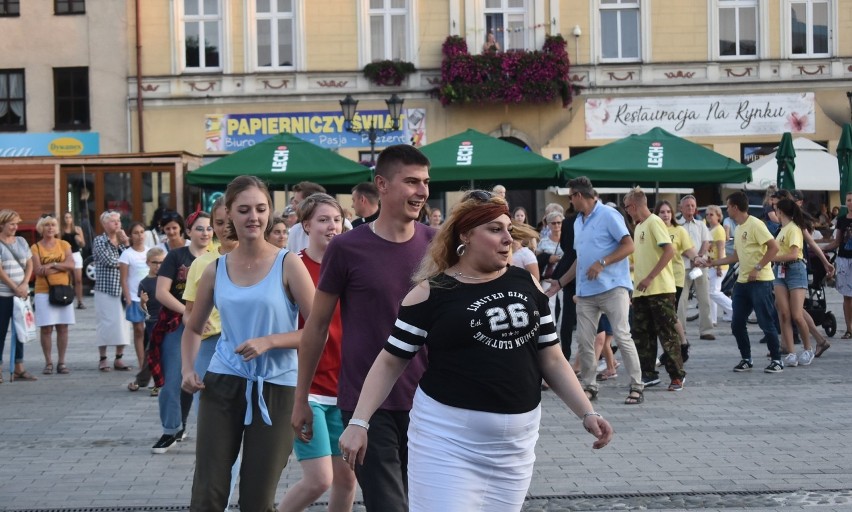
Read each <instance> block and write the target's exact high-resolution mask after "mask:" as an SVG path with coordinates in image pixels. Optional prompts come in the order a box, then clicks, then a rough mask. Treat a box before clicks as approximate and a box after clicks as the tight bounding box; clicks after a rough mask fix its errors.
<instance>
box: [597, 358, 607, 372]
mask: <svg viewBox="0 0 852 512" xmlns="http://www.w3.org/2000/svg"><path fill="white" fill-rule="evenodd" d="M604 370H606V361H604V360H603V359H601V360H600V361H598V373H600V372H602V371H604Z"/></svg>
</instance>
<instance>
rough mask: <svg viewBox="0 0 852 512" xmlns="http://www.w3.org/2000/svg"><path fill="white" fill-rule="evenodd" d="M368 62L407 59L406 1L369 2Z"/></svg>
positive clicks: (379, 0)
mask: <svg viewBox="0 0 852 512" xmlns="http://www.w3.org/2000/svg"><path fill="white" fill-rule="evenodd" d="M369 2H370V8H369V20H370V59H369V60H370V61H373V62H375V61H377V60H409V59H408V37H407V33H408V30H407V28H408V0H369Z"/></svg>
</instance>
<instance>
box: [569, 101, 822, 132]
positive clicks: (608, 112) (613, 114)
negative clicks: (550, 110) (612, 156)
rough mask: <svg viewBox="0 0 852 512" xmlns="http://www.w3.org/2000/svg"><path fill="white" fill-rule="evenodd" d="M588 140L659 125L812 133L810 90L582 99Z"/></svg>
mask: <svg viewBox="0 0 852 512" xmlns="http://www.w3.org/2000/svg"><path fill="white" fill-rule="evenodd" d="M585 110H586V138H587V139H621V138H624V137H627V136H628V135H633V134H637V133H645V132H647V131H648V130H650V129H652V128H655V127H659V128H662V129H664V130H666V131H668V132H671V133H674V134H676V135H679V136H681V137H687V136H727V135H733V136H737V135H773V136H774V135H780V134H782V133H784V132H791V133H793V134H794V135H795V134H797V133H814V132H815V131H816V120H815V113H814V112H815V100H814V93H812V92H806V93H795V94H753V95H737V96H654V97H644V98H639V97H635V98H634V97H630V98H590V99H587V100H586V109H585Z"/></svg>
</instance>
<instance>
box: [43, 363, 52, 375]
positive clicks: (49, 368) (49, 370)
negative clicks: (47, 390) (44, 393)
mask: <svg viewBox="0 0 852 512" xmlns="http://www.w3.org/2000/svg"><path fill="white" fill-rule="evenodd" d="M41 373H43V374H44V375H53V363H47V364H46V365H44V370H42V371H41Z"/></svg>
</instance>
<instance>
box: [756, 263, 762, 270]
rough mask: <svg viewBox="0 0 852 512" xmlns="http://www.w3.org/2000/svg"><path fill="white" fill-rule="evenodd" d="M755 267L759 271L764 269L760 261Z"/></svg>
mask: <svg viewBox="0 0 852 512" xmlns="http://www.w3.org/2000/svg"><path fill="white" fill-rule="evenodd" d="M754 269H755V270H758V271H759V270H763V265H761V264H760V263H758V264H757V265H755V266H754Z"/></svg>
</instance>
